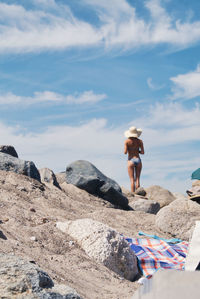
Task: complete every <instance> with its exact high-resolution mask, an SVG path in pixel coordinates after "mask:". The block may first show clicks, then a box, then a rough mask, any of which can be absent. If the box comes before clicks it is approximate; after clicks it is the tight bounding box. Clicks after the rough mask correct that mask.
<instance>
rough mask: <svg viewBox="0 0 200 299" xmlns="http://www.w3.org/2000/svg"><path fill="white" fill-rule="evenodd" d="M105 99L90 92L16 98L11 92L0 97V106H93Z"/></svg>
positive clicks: (50, 92)
mask: <svg viewBox="0 0 200 299" xmlns="http://www.w3.org/2000/svg"><path fill="white" fill-rule="evenodd" d="M106 98H107V95H106V94H95V93H94V92H93V91H92V90H89V91H84V92H82V93H75V95H67V96H66V95H62V94H59V93H55V92H52V91H44V92H35V93H34V95H33V96H32V97H26V96H17V95H15V94H13V93H12V92H8V93H6V94H3V95H0V105H12V104H23V105H25V106H27V105H33V104H38V103H42V102H49V103H50V102H51V103H53V102H55V103H57V102H58V103H63V104H85V103H89V104H94V103H97V102H99V101H102V100H104V99H106Z"/></svg>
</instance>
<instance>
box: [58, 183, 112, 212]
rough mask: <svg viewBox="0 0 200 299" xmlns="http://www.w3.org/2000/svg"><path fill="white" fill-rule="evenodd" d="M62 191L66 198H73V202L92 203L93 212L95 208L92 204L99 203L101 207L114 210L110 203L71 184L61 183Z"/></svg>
mask: <svg viewBox="0 0 200 299" xmlns="http://www.w3.org/2000/svg"><path fill="white" fill-rule="evenodd" d="M60 187H61V189H62V191H64V192H65V194H66V195H67V196H69V197H70V198H73V201H74V202H75V201H78V202H79V203H80V202H83V201H85V202H88V201H91V200H92V201H93V204H92V207H93V210H95V206H94V202H98V203H100V204H101V205H102V206H106V207H107V208H114V207H115V206H114V205H112V204H111V203H110V202H108V201H106V200H103V199H102V198H99V197H96V196H94V195H92V194H90V193H88V192H87V191H85V190H83V189H80V188H78V187H76V186H74V185H72V184H68V183H66V182H64V183H62V184H61V185H60Z"/></svg>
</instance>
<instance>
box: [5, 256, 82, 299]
mask: <svg viewBox="0 0 200 299" xmlns="http://www.w3.org/2000/svg"><path fill="white" fill-rule="evenodd" d="M0 282H1V283H0V294H1V298H8V299H9V298H10V299H11V298H27V299H32V298H40V299H56V298H57V299H65V298H74V299H81V298H80V296H79V295H78V294H77V293H76V292H75V291H74V290H73V289H71V288H70V287H67V286H63V285H55V286H54V283H53V281H52V279H51V278H50V277H49V275H48V274H47V273H46V272H44V271H43V270H41V269H40V268H39V267H38V266H37V265H35V263H33V262H28V261H26V260H24V259H22V258H20V257H17V256H15V255H8V254H2V253H1V254H0ZM72 295H73V296H74V297H73V296H72ZM68 296H69V297H68Z"/></svg>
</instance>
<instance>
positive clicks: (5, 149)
mask: <svg viewBox="0 0 200 299" xmlns="http://www.w3.org/2000/svg"><path fill="white" fill-rule="evenodd" d="M0 152H1V153H4V154H8V155H11V156H13V157H15V158H18V154H17V152H16V150H15V148H14V147H13V146H12V145H0Z"/></svg>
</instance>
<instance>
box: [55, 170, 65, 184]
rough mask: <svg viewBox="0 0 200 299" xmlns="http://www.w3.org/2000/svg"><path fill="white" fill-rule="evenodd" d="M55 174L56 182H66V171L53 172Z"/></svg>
mask: <svg viewBox="0 0 200 299" xmlns="http://www.w3.org/2000/svg"><path fill="white" fill-rule="evenodd" d="M55 176H56V180H57V182H58V184H59V185H61V184H62V183H64V182H66V172H65V171H63V172H58V173H56V174H55Z"/></svg>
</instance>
